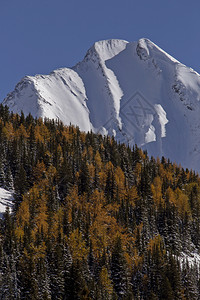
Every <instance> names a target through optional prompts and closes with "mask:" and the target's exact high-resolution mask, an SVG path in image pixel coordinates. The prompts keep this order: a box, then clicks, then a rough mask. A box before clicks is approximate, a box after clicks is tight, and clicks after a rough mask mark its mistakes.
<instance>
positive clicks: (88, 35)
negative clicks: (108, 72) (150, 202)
mask: <svg viewBox="0 0 200 300" xmlns="http://www.w3.org/2000/svg"><path fill="white" fill-rule="evenodd" d="M199 12H200V1H199V0H192V1H188V0H187V1H186V0H167V1H162V0H151V1H150V0H143V1H140V0H137V1H135V0H123V1H122V0H120V1H119V0H101V1H96V0H84V1H83V0H72V1H68V0H34V1H30V0H0V101H2V100H3V98H4V97H5V96H6V94H7V93H8V92H10V91H12V90H13V89H14V86H15V85H16V84H17V82H18V81H19V80H20V79H21V78H22V77H24V76H25V75H35V74H48V73H49V72H51V71H52V70H54V69H56V68H59V67H70V66H73V65H74V64H75V63H77V62H78V61H80V60H82V59H83V57H84V55H85V53H86V51H87V49H88V48H90V46H91V45H92V44H93V43H94V42H95V41H98V40H102V39H110V38H120V39H125V40H128V41H136V40H138V39H139V38H141V37H146V38H149V39H150V40H152V41H153V42H155V43H156V44H157V45H158V46H160V47H161V48H163V49H164V50H165V51H167V52H168V53H169V54H171V55H172V56H174V57H175V58H176V59H178V60H180V61H181V62H182V63H184V64H186V65H188V66H190V67H192V68H193V69H195V70H196V71H197V72H199V73H200V17H199Z"/></svg>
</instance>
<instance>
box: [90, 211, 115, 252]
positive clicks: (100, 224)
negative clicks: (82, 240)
mask: <svg viewBox="0 0 200 300" xmlns="http://www.w3.org/2000/svg"><path fill="white" fill-rule="evenodd" d="M118 231H119V227H118V225H117V222H116V219H115V218H113V217H111V216H109V215H108V213H107V211H105V210H103V209H101V210H100V211H99V213H98V215H97V217H96V219H95V221H94V222H93V224H92V225H91V226H90V237H91V240H92V245H93V250H94V254H95V255H96V256H97V257H100V256H101V255H102V254H103V251H104V249H107V247H112V246H113V242H114V240H115V237H116V235H117V233H118Z"/></svg>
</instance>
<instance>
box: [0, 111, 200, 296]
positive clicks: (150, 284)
mask: <svg viewBox="0 0 200 300" xmlns="http://www.w3.org/2000/svg"><path fill="white" fill-rule="evenodd" d="M0 186H1V187H4V188H6V189H7V190H10V191H13V193H14V205H13V211H12V212H11V211H10V212H9V210H8V209H7V211H6V213H5V215H4V218H3V219H2V220H1V221H0V231H1V232H0V299H45V300H47V299H52V300H54V299H66V300H68V299H69V300H73V299H97V300H101V299H145V300H155V299H161V300H163V299H169V300H170V299H188V300H190V299H200V284H199V278H200V274H199V262H200V261H195V259H192V256H193V258H194V257H197V258H198V252H199V249H200V240H199V238H200V224H199V218H200V178H199V177H198V175H197V174H195V172H193V171H189V170H184V169H182V168H181V167H180V166H177V165H176V164H175V163H171V162H170V161H168V160H167V159H165V158H162V159H161V161H160V160H159V159H155V158H149V157H148V156H147V153H144V152H142V151H141V150H140V149H138V148H137V146H135V147H134V148H133V149H131V148H129V147H127V146H125V145H124V144H118V143H117V142H116V141H115V140H114V139H113V138H110V137H102V136H101V135H95V134H93V133H92V132H90V133H87V134H86V133H83V132H80V130H79V129H78V128H77V127H76V128H75V127H73V126H69V127H66V126H63V124H62V123H60V122H58V121H52V120H44V121H42V119H34V118H33V117H32V116H31V115H29V116H28V117H26V118H25V117H24V115H23V113H22V114H21V116H19V115H16V114H13V113H9V111H8V108H7V107H3V106H2V105H1V106H0ZM183 258H184V259H183Z"/></svg>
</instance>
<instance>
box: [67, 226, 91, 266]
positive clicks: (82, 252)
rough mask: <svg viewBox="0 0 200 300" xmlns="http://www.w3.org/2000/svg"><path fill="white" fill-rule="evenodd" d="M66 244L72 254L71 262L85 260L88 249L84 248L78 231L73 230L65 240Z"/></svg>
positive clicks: (83, 242)
mask: <svg viewBox="0 0 200 300" xmlns="http://www.w3.org/2000/svg"><path fill="white" fill-rule="evenodd" d="M67 242H68V245H69V248H70V251H71V254H72V258H73V260H75V261H76V260H79V261H82V260H86V258H87V256H88V249H87V248H86V244H85V241H84V240H83V239H82V235H81V233H80V232H79V230H78V229H76V230H74V231H73V232H72V233H71V234H70V235H69V238H67Z"/></svg>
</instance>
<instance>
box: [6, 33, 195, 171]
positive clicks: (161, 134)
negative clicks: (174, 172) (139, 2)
mask: <svg viewBox="0 0 200 300" xmlns="http://www.w3.org/2000/svg"><path fill="white" fill-rule="evenodd" d="M27 99H28V100H27ZM199 100H200V76H199V74H198V73H197V72H195V71H194V70H193V69H191V68H188V67H186V66H185V65H183V64H181V63H180V62H179V61H178V60H176V59H174V58H173V57H172V56H171V55H169V54H168V53H166V52H165V51H164V50H162V49H161V48H159V47H158V46H157V45H155V44H154V43H153V42H151V41H150V40H148V39H146V38H143V39H140V40H139V41H138V42H127V41H125V40H119V39H112V40H105V41H99V42H96V43H95V44H94V45H93V46H92V47H91V48H90V49H89V50H88V51H87V53H86V55H85V57H84V59H83V61H82V62H79V63H78V64H76V65H75V66H74V67H72V68H62V69H58V70H55V71H53V72H51V73H50V74H49V75H36V76H26V77H25V78H23V79H22V81H21V82H20V83H19V84H18V85H17V86H16V88H15V90H14V91H13V92H12V93H10V94H9V95H8V96H7V97H6V98H5V99H4V101H3V104H5V105H8V106H9V108H10V110H12V111H14V112H16V113H20V112H21V110H23V111H24V114H25V115H27V114H28V113H29V112H31V113H32V114H33V116H34V117H48V118H54V119H56V118H58V119H60V120H61V121H63V123H64V124H66V125H68V124H70V123H71V124H74V125H78V126H79V127H80V129H81V130H83V131H90V130H92V131H94V132H95V133H97V132H98V133H101V134H109V135H114V136H115V138H116V139H117V140H118V141H120V142H125V143H126V144H129V145H130V146H132V145H134V144H135V143H136V144H137V145H138V146H139V147H142V148H143V149H146V150H147V151H148V152H149V154H150V155H153V156H155V157H156V156H159V157H161V156H165V157H169V158H170V160H173V161H176V162H177V163H181V164H182V165H183V166H184V167H187V168H193V169H195V170H197V171H199V170H200V132H199V128H200V120H199V112H200V102H199Z"/></svg>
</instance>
